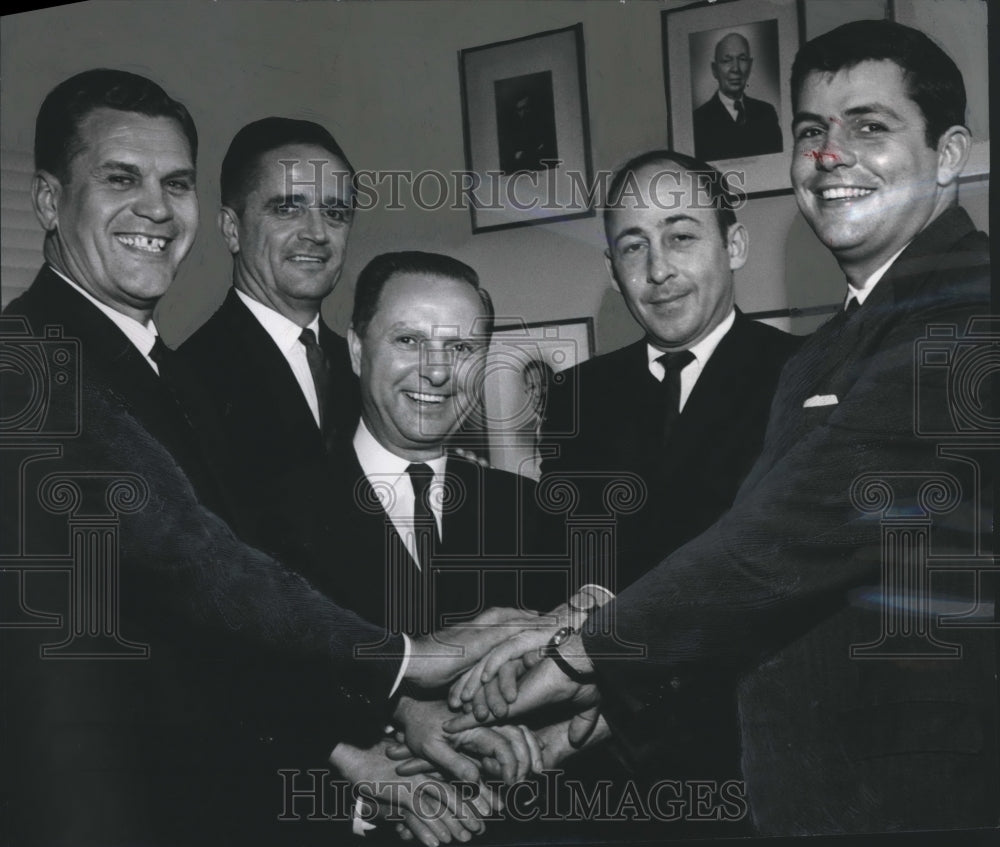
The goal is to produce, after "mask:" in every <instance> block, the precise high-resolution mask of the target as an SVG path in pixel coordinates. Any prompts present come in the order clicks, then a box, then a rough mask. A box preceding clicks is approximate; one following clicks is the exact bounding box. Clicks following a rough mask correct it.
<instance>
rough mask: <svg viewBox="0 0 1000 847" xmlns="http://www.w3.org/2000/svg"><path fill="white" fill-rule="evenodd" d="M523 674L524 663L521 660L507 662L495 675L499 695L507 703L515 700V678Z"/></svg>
mask: <svg viewBox="0 0 1000 847" xmlns="http://www.w3.org/2000/svg"><path fill="white" fill-rule="evenodd" d="M523 672H524V663H523V662H522V661H521V660H516V661H513V662H507V664H506V665H504V666H503V667H502V668H500V672H499V673H498V674H497V682H498V684H499V686H500V693H501V694H502V695H503V698H504V700H505V701H507V702H508V703H513V702H514V701H515V700H516V699H517V678H518V677H519V676H520V675H521V674H522V673H523Z"/></svg>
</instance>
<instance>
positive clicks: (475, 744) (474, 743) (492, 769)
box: [386, 725, 543, 784]
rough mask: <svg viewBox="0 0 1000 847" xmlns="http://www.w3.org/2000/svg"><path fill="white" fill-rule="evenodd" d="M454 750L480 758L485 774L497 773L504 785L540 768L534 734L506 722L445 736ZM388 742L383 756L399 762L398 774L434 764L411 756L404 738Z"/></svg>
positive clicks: (431, 767) (421, 770)
mask: <svg viewBox="0 0 1000 847" xmlns="http://www.w3.org/2000/svg"><path fill="white" fill-rule="evenodd" d="M447 737H448V738H449V739H451V743H452V744H453V745H454V747H455V749H456V750H459V751H461V752H464V753H469V754H471V755H473V756H475V757H476V758H478V759H479V760H480V767H481V769H482V770H483V771H485V772H486V773H487V775H489V776H494V777H496V776H499V777H500V778H501V779H502V780H503V781H504V782H506V783H507V784H513V783H515V782H521V781H522V780H524V779H525V778H526V777H527V775H528V774H529V773H531V772H534V773H541V772H542V768H543V756H542V745H541V743H540V742H539V740H538V739H537V738H536V737H535V734H534V733H533V732H532V731H531V730H530V729H528V728H527V727H525V726H520V725H508V726H497V727H493V728H492V729H491V728H487V727H482V726H477V727H472V728H471V729H466V730H462V731H461V732H456V733H451V734H450V735H449V736H447ZM399 741H400V743H397V744H394V745H393V744H390V745H389V746H388V747H387V748H386V755H387V756H388V757H389V758H390V759H395V760H397V761H402V764H400V765H399V766H398V767H397V768H396V772H397V773H398V774H400V775H402V776H410V775H412V774H417V773H428V772H430V771H433V770H434V768H435V766H434V765H433V764H432V763H430V762H428V761H426V760H425V759H420V758H414V757H413V753H412V751H411V750H410V748H409V747H408V746H407V744H406V743H405V739H404V738H402V737H400V738H399Z"/></svg>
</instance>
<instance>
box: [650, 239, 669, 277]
mask: <svg viewBox="0 0 1000 847" xmlns="http://www.w3.org/2000/svg"><path fill="white" fill-rule="evenodd" d="M673 275H674V264H673V261H672V259H671V256H670V251H669V250H668V249H666V248H665V247H663V246H661V245H660V244H657V243H655V242H654V243H652V244H651V245H650V247H649V259H648V264H647V268H646V279H647V281H648V282H650V283H652V284H653V285H663V283H664V282H666V281H667V280H668V279H670V277H672V276H673Z"/></svg>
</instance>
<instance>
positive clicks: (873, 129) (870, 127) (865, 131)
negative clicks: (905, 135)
mask: <svg viewBox="0 0 1000 847" xmlns="http://www.w3.org/2000/svg"><path fill="white" fill-rule="evenodd" d="M888 131H889V127H887V126H886V125H885V124H884V123H882V122H881V121H864V122H863V123H862V124H861V125H860V126H859V127H858V132H859V133H860V134H861V135H878V134H880V133H883V132H888Z"/></svg>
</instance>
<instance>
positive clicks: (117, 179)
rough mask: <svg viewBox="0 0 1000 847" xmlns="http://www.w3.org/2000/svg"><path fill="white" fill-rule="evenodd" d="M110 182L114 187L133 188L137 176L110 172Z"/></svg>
mask: <svg viewBox="0 0 1000 847" xmlns="http://www.w3.org/2000/svg"><path fill="white" fill-rule="evenodd" d="M108 182H109V183H110V184H111V186H112V187H113V188H131V187H132V186H133V185H135V177H133V176H130V175H129V174H110V175H109V176H108Z"/></svg>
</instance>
